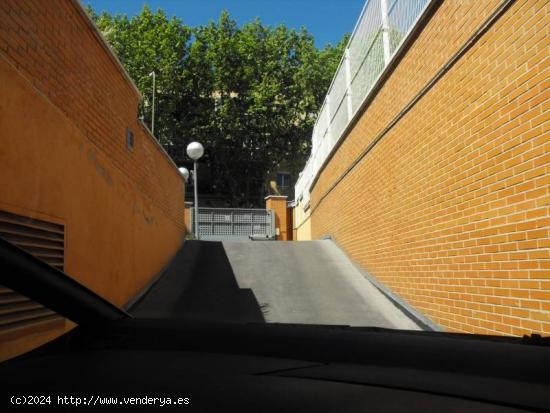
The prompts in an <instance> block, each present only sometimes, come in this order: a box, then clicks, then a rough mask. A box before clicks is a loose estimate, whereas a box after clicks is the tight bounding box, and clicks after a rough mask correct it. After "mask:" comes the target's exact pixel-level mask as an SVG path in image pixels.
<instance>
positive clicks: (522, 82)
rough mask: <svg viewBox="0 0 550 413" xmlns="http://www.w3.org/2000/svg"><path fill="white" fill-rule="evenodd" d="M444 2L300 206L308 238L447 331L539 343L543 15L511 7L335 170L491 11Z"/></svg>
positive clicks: (545, 309)
mask: <svg viewBox="0 0 550 413" xmlns="http://www.w3.org/2000/svg"><path fill="white" fill-rule="evenodd" d="M500 3H501V2H500V1H497V0H494V1H492V0H487V1H460V2H459V1H446V2H442V4H441V5H440V6H439V7H438V8H437V9H436V11H435V13H434V14H433V16H432V17H431V18H430V20H429V21H428V22H427V23H426V25H425V27H424V28H423V29H422V31H421V33H420V34H419V35H418V37H417V39H416V40H415V42H414V43H413V44H412V45H411V47H410V49H409V50H408V51H407V52H406V54H405V56H404V57H403V59H402V60H401V62H400V63H399V65H398V66H397V67H396V68H395V70H394V71H393V73H392V74H391V75H390V77H389V78H388V79H387V81H386V82H385V84H384V85H383V86H382V88H381V89H380V90H379V91H378V93H377V95H376V97H375V98H374V100H373V101H372V102H371V103H370V104H369V105H368V106H367V107H366V108H365V110H364V112H363V113H362V115H361V116H360V118H359V120H358V121H357V123H356V124H355V125H354V127H353V129H352V130H351V131H350V133H349V134H348V136H347V137H346V138H345V140H344V141H343V143H342V144H341V146H340V147H339V148H338V149H337V151H336V152H335V154H334V155H333V156H332V158H331V159H330V161H329V162H328V163H327V165H326V166H325V168H324V169H323V170H322V172H321V174H320V175H319V178H318V180H317V182H316V183H315V185H314V187H313V189H312V193H311V211H312V212H311V227H312V238H313V239H315V238H319V237H320V236H322V235H324V234H331V235H333V236H334V237H335V239H336V240H337V241H338V242H339V243H340V244H341V245H342V246H343V247H344V248H345V250H346V251H347V252H348V254H349V255H350V256H351V257H352V258H353V259H355V260H356V261H358V262H359V263H360V264H361V265H362V266H363V267H365V268H366V269H367V270H369V271H370V272H371V273H372V274H373V275H375V276H376V277H377V278H378V279H380V280H381V281H382V282H384V283H385V284H386V285H388V286H389V287H391V288H392V289H393V290H394V291H395V292H397V293H398V294H400V295H401V296H402V297H403V298H404V299H406V300H407V301H408V302H409V303H411V304H412V305H414V306H415V307H416V308H418V309H420V310H421V311H422V312H424V313H425V314H426V315H428V316H429V317H431V318H432V319H433V320H434V321H436V322H437V323H439V324H440V325H442V326H443V327H444V328H446V329H448V330H450V331H464V332H476V333H487V334H511V335H519V334H524V333H531V332H542V333H545V334H550V234H549V229H550V206H549V205H550V137H549V135H548V128H549V122H548V120H549V118H550V116H549V114H548V107H549V104H548V98H549V97H550V94H549V92H548V87H549V86H550V85H549V82H548V61H549V58H548V54H549V53H548V52H549V41H548V39H549V38H550V37H549V27H550V17H549V16H550V13H549V12H550V5H549V3H548V2H547V1H544V0H518V1H515V2H513V4H512V5H511V7H510V8H509V9H507V10H506V11H505V12H504V14H503V15H502V16H500V18H499V19H498V20H497V21H496V22H495V23H494V24H493V25H492V26H491V27H490V28H489V29H488V30H487V31H486V32H485V33H484V34H483V35H482V36H481V37H480V38H479V40H477V41H476V43H475V44H474V45H473V46H472V47H471V48H470V49H469V50H468V51H467V52H466V53H465V54H464V55H463V56H462V57H461V58H460V60H459V61H458V62H457V63H456V64H455V65H454V66H453V67H452V68H451V69H450V70H449V71H448V72H446V73H445V74H444V75H443V77H441V78H440V79H439V80H438V81H437V82H436V83H435V85H434V86H433V87H432V88H431V89H430V90H429V91H428V92H427V93H426V94H425V95H423V96H422V97H421V98H420V100H419V101H418V102H416V104H415V105H414V106H413V107H412V109H411V110H410V111H409V112H407V113H406V114H405V115H404V116H403V117H401V118H400V119H399V120H398V122H397V123H396V124H394V125H393V126H392V127H390V129H389V130H388V131H387V133H385V134H384V135H383V136H382V138H381V140H380V141H378V143H377V144H376V145H375V146H374V147H373V149H372V150H370V151H369V152H368V153H366V155H364V156H363V157H361V158H360V161H359V162H358V163H357V165H355V166H354V167H353V168H352V169H351V170H349V171H346V169H347V168H348V167H349V166H350V165H351V164H352V162H354V161H355V160H356V159H358V158H359V157H360V155H361V152H362V151H363V150H364V149H365V148H366V147H367V145H368V144H369V143H370V142H372V141H373V139H374V138H375V137H376V136H377V135H378V134H379V133H380V132H381V131H382V130H384V128H385V127H386V126H388V125H389V123H390V121H391V120H392V119H393V118H394V117H395V116H396V115H397V114H398V113H399V112H400V111H401V110H402V109H403V108H404V107H405V105H406V104H407V103H409V102H410V101H411V99H412V98H413V97H414V96H415V95H416V94H417V93H418V92H419V91H420V89H421V88H422V87H423V86H424V85H425V84H426V83H427V82H428V81H429V80H430V79H431V78H432V77H433V76H434V75H435V73H436V72H437V71H438V70H439V69H440V68H441V67H442V66H443V65H444V64H445V63H446V62H447V61H448V60H449V59H450V58H451V56H452V55H453V54H454V53H455V52H456V51H457V50H458V49H459V48H460V47H461V46H462V45H463V44H464V43H465V42H466V41H467V40H468V38H469V37H470V36H471V35H472V34H473V33H474V31H475V30H476V29H477V28H478V27H479V26H480V25H481V24H482V23H483V22H484V21H485V19H487V18H488V16H489V15H490V14H491V13H492V12H493V11H494V10H495V9H496V8H497V6H498V5H499V4H500Z"/></svg>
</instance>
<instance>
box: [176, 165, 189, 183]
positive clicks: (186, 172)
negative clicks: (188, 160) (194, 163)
mask: <svg viewBox="0 0 550 413" xmlns="http://www.w3.org/2000/svg"><path fill="white" fill-rule="evenodd" d="M178 170H179V171H180V174H182V176H183V179H184V180H185V183H187V181H188V180H189V170H188V169H187V168H184V167H183V166H182V167H181V168H178Z"/></svg>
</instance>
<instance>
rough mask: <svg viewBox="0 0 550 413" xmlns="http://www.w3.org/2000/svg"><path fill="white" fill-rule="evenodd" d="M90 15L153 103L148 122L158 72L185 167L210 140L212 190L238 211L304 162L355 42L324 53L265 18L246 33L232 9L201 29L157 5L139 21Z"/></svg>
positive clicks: (172, 144)
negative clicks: (275, 175) (284, 169)
mask: <svg viewBox="0 0 550 413" xmlns="http://www.w3.org/2000/svg"><path fill="white" fill-rule="evenodd" d="M89 13H90V15H91V16H92V18H93V19H94V20H95V23H96V25H97V26H98V28H99V30H100V31H101V32H102V33H103V35H104V37H105V38H106V40H107V41H108V42H109V44H110V45H111V46H112V48H113V49H114V51H115V52H116V54H117V55H118V57H119V58H120V60H121V62H122V63H123V65H124V66H125V68H126V69H127V71H128V73H129V74H130V76H131V77H132V79H134V81H135V83H136V85H137V87H138V88H139V89H140V91H141V92H142V94H143V95H144V96H145V97H146V99H145V102H144V107H143V115H144V118H145V119H144V120H145V121H146V122H147V123H149V122H150V116H151V110H150V105H148V102H150V100H151V99H150V96H151V90H152V77H151V76H149V74H150V73H151V72H152V71H155V72H156V75H157V87H156V109H155V112H156V117H155V135H156V137H157V138H158V139H159V141H160V142H161V144H162V145H163V146H164V147H165V149H166V150H167V152H168V153H169V154H170V155H171V156H172V158H173V159H174V161H175V162H176V163H177V164H183V163H184V162H185V160H186V156H185V153H184V150H185V147H186V145H187V144H188V143H189V142H191V141H194V140H197V141H199V142H201V143H202V144H203V145H204V146H205V149H206V155H205V158H204V161H203V163H206V164H208V166H209V168H210V171H211V174H212V184H213V185H212V186H213V188H212V189H213V190H214V191H215V192H217V193H220V194H223V195H225V196H226V197H227V198H228V199H229V200H231V203H232V205H234V206H251V205H260V204H261V203H262V202H263V200H262V197H263V195H264V182H265V180H266V176H267V175H268V174H269V172H270V171H271V170H273V168H275V167H276V166H277V165H278V164H279V163H280V162H282V161H287V162H293V163H295V164H302V165H303V163H304V162H305V159H306V158H307V155H308V154H309V150H310V138H311V131H312V128H313V124H314V122H315V117H316V114H317V112H318V110H319V108H320V105H321V103H322V100H323V98H324V96H325V94H326V91H327V88H328V86H329V84H330V82H331V79H332V76H333V75H334V72H335V71H336V68H337V66H338V63H339V61H340V58H341V56H342V53H343V50H344V47H345V44H346V43H347V36H346V37H345V38H344V39H342V41H341V42H339V43H338V44H337V45H335V46H332V45H327V46H326V47H325V48H323V49H317V48H316V47H315V45H314V39H313V37H312V36H311V34H309V33H308V32H307V30H306V29H305V28H302V29H301V30H300V31H296V30H293V29H288V28H287V27H285V26H284V25H278V26H275V27H272V26H266V25H264V24H262V23H261V22H260V20H258V19H257V20H254V21H251V22H248V23H245V24H243V25H241V26H238V25H237V23H236V21H235V20H233V19H232V18H231V17H230V16H229V14H228V13H227V12H226V11H224V12H222V13H221V15H220V17H219V19H218V20H217V21H211V22H210V23H209V24H207V25H203V26H198V27H193V28H192V27H189V26H186V25H185V24H183V22H182V21H181V20H179V19H177V18H168V17H167V16H166V14H165V13H164V12H163V11H162V10H157V11H156V12H153V11H152V10H151V9H149V8H148V7H147V6H145V7H144V8H143V10H142V11H141V13H140V14H139V15H136V16H134V17H132V18H128V17H127V16H125V15H114V16H113V15H110V14H107V13H103V14H101V15H95V14H94V12H93V11H92V10H91V9H89Z"/></svg>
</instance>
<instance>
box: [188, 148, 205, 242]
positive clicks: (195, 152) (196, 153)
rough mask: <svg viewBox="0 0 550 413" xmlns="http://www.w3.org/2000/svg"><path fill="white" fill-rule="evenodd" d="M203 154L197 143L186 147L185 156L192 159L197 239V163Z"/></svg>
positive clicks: (196, 232)
mask: <svg viewBox="0 0 550 413" xmlns="http://www.w3.org/2000/svg"><path fill="white" fill-rule="evenodd" d="M203 154H204V147H203V146H202V145H201V144H200V143H199V142H191V143H190V144H189V145H187V156H189V157H190V158H191V159H193V189H194V191H195V238H197V239H199V196H198V193H197V169H198V165H197V161H198V160H199V159H200V158H201V156H202V155H203Z"/></svg>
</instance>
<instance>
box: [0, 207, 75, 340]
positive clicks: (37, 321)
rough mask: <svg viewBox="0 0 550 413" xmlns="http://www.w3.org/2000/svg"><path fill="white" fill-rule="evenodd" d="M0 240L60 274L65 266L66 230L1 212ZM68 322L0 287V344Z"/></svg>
mask: <svg viewBox="0 0 550 413" xmlns="http://www.w3.org/2000/svg"><path fill="white" fill-rule="evenodd" d="M0 237H1V238H4V239H5V240H6V241H9V242H11V243H12V244H14V245H16V246H18V247H20V248H21V249H24V250H25V251H27V252H28V253H30V254H32V255H34V256H35V257H37V258H38V259H40V260H42V261H44V262H46V263H48V264H50V265H51V266H52V267H55V268H57V269H59V270H61V271H63V269H64V265H65V228H64V226H63V225H59V224H54V223H51V222H46V221H42V220H38V219H33V218H29V217H25V216H21V215H17V214H13V213H10V212H6V211H0ZM64 323H65V320H64V319H63V318H62V317H61V316H59V315H58V314H56V313H55V312H53V311H51V310H49V309H47V308H46V307H44V306H42V305H41V304H38V303H36V302H34V301H32V300H31V299H29V298H27V297H25V296H23V295H21V294H19V293H17V292H15V291H13V290H10V289H9V288H6V287H3V286H0V342H2V341H5V340H11V339H13V338H17V337H19V336H21V335H25V334H28V333H30V332H36V331H43V330H48V329H50V328H55V327H59V326H62V325H63V324H64Z"/></svg>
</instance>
